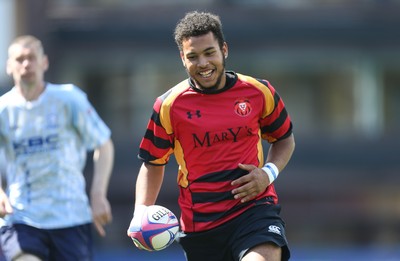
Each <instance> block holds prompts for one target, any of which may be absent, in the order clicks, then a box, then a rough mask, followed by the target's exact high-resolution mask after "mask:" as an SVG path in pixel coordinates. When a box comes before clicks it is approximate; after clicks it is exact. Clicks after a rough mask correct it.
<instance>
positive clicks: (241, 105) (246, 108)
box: [235, 98, 252, 117]
mask: <svg viewBox="0 0 400 261" xmlns="http://www.w3.org/2000/svg"><path fill="white" fill-rule="evenodd" d="M251 110H252V108H251V105H250V101H249V100H248V99H246V98H242V99H239V100H237V101H236V102H235V113H236V114H237V115H239V116H241V117H246V116H247V115H249V114H250V112H251Z"/></svg>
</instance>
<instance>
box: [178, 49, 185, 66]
mask: <svg viewBox="0 0 400 261" xmlns="http://www.w3.org/2000/svg"><path fill="white" fill-rule="evenodd" d="M179 54H180V56H181V61H182V64H183V67H185V68H186V64H185V56H184V55H183V52H182V51H181V52H179Z"/></svg>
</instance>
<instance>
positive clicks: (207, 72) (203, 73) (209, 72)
mask: <svg viewBox="0 0 400 261" xmlns="http://www.w3.org/2000/svg"><path fill="white" fill-rule="evenodd" d="M211 73H212V70H208V71H205V72H200V75H201V76H203V77H210V76H211Z"/></svg>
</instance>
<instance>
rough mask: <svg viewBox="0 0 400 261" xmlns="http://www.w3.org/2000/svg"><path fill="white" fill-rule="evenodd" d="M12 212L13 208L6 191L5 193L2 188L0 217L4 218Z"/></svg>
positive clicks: (0, 190) (0, 192)
mask: <svg viewBox="0 0 400 261" xmlns="http://www.w3.org/2000/svg"><path fill="white" fill-rule="evenodd" d="M12 213H13V209H12V207H11V204H10V201H9V200H8V197H7V195H6V193H4V190H3V189H0V218H3V217H4V216H5V215H8V214H12Z"/></svg>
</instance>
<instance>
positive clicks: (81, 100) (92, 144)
mask: <svg viewBox="0 0 400 261" xmlns="http://www.w3.org/2000/svg"><path fill="white" fill-rule="evenodd" d="M74 96H75V97H74V99H73V100H72V103H71V111H72V122H73V126H74V127H75V128H76V130H77V131H78V133H79V135H80V138H81V141H82V143H83V144H84V146H85V147H86V149H88V150H93V149H95V148H97V147H99V146H100V145H102V144H104V142H106V141H107V140H108V139H109V138H110V136H111V130H110V129H109V128H108V126H107V125H106V124H105V123H104V121H103V120H102V119H101V118H100V116H99V115H98V113H97V112H96V110H95V109H94V107H93V106H92V104H91V103H90V102H89V100H88V99H87V96H86V94H85V93H84V92H82V91H81V90H80V89H78V88H77V87H75V93H74Z"/></svg>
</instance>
